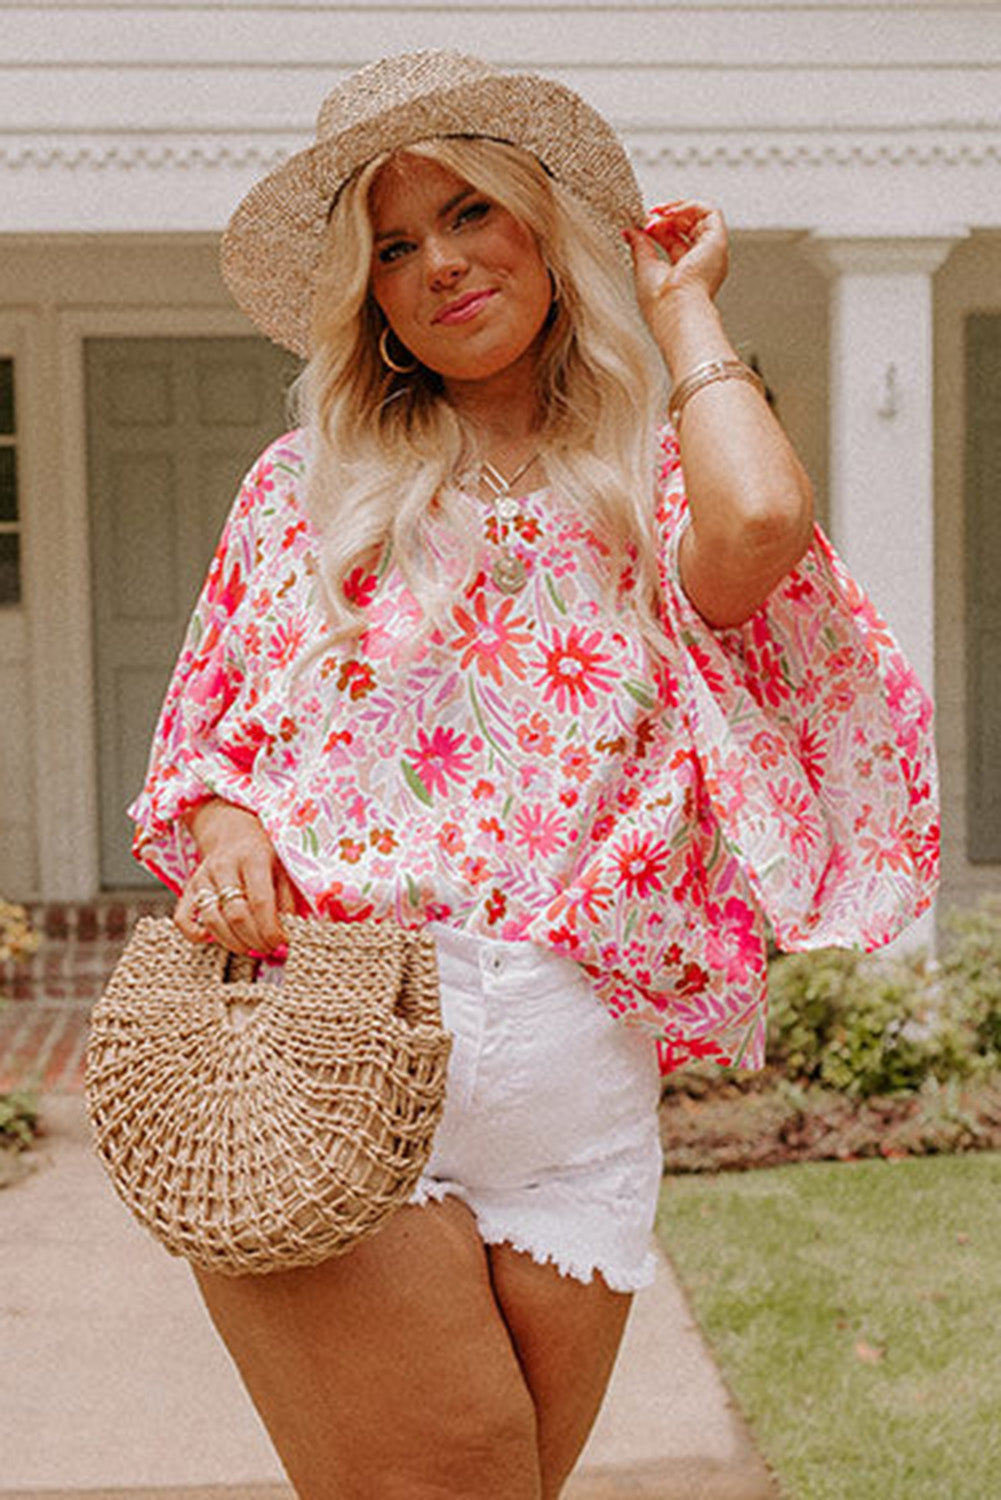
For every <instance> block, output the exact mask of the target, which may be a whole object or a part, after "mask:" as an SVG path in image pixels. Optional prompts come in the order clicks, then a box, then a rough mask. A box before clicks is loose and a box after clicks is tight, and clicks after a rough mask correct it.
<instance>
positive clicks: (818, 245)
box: [809, 233, 960, 947]
mask: <svg viewBox="0 0 1001 1500" xmlns="http://www.w3.org/2000/svg"><path fill="white" fill-rule="evenodd" d="M959 238H960V235H959V234H958V233H957V234H951V235H941V236H934V237H925V236H914V237H910V236H908V237H906V238H903V237H902V238H886V237H882V236H880V237H877V236H868V235H858V236H851V237H848V236H845V237H833V236H832V237H827V236H823V237H821V236H816V237H814V238H813V239H811V240H810V241H809V245H810V249H811V251H812V252H813V254H814V255H815V257H816V259H817V260H818V261H819V263H820V264H821V266H822V267H823V268H824V270H825V272H826V273H827V274H828V276H829V277H830V278H831V343H830V360H831V370H830V377H831V378H830V486H831V489H830V526H831V534H832V539H833V541H834V544H835V546H836V547H837V549H838V551H839V552H840V553H841V555H842V556H843V557H844V559H845V561H846V562H847V564H848V566H849V567H850V568H851V570H852V572H853V573H854V575H855V577H856V578H857V579H858V580H859V582H860V583H861V584H862V586H863V587H864V588H865V589H866V591H867V593H868V594H869V595H870V597H871V598H872V600H873V603H874V604H875V606H876V608H877V609H878V610H879V611H880V613H881V614H883V615H885V617H886V618H887V620H888V621H889V623H890V625H891V626H892V628H893V631H894V633H895V635H896V636H897V639H898V640H899V641H900V644H901V646H902V647H903V650H904V652H905V653H906V655H907V657H908V659H909V660H910V662H911V664H912V666H913V667H914V669H915V671H916V672H917V674H918V676H919V678H920V679H921V681H922V682H923V683H924V685H925V687H926V688H927V689H928V690H929V691H930V692H933V691H934V687H935V544H934V501H935V496H934V473H933V399H934V389H933V385H934V380H933V375H934V371H933V360H932V276H933V274H934V272H935V271H936V270H937V269H938V267H939V266H940V265H941V264H942V263H943V261H944V260H945V258H946V256H947V255H948V254H949V251H950V250H951V249H952V247H953V245H954V244H955V243H956V242H957V240H958V239H959ZM933 939H934V921H933V918H932V916H931V914H930V913H929V914H928V917H927V918H925V919H924V920H922V921H921V922H919V923H917V924H915V926H914V927H913V928H911V929H910V930H909V932H908V933H907V934H906V935H905V937H904V939H902V942H903V943H904V944H905V945H906V946H907V947H913V946H915V945H916V944H920V943H927V944H931V943H932V942H933Z"/></svg>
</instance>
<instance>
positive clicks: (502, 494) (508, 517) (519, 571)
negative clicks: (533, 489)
mask: <svg viewBox="0 0 1001 1500" xmlns="http://www.w3.org/2000/svg"><path fill="white" fill-rule="evenodd" d="M538 457H539V454H538V452H536V453H533V454H532V456H531V458H528V459H526V460H525V462H524V463H523V464H522V465H521V467H520V468H519V469H517V470H516V472H515V473H514V474H512V475H511V477H510V479H505V477H504V475H503V474H502V473H501V471H500V469H498V468H496V467H495V465H494V464H491V463H486V462H484V463H481V464H478V465H477V467H476V468H475V469H473V470H471V471H470V472H469V473H466V474H463V475H462V476H461V479H460V483H462V485H463V487H464V488H469V489H473V488H476V487H477V486H479V487H481V488H482V489H485V490H486V491H487V498H488V503H489V504H490V506H491V507H492V509H493V513H494V519H495V521H496V523H497V559H496V561H495V562H494V565H493V567H492V568H491V570H490V576H491V578H492V579H493V581H494V583H495V584H496V585H497V587H498V588H499V589H500V591H501V593H503V594H517V593H519V592H520V590H521V589H523V588H524V587H525V584H526V583H527V582H528V575H527V573H526V572H525V564H524V563H523V562H522V560H521V558H520V557H518V556H517V554H516V553H515V552H513V551H512V550H511V542H512V540H513V538H512V533H513V531H514V530H515V523H516V522H517V521H518V520H520V519H521V506H520V505H519V504H518V501H517V500H516V499H515V497H514V495H512V493H511V491H512V490H513V489H514V486H515V485H516V484H517V483H518V480H519V479H520V478H521V476H522V475H523V474H527V473H528V471H529V469H530V468H531V467H532V465H533V464H534V463H535V460H536V459H537V458H538Z"/></svg>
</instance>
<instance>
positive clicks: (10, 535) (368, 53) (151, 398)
mask: <svg viewBox="0 0 1001 1500" xmlns="http://www.w3.org/2000/svg"><path fill="white" fill-rule="evenodd" d="M436 46H448V47H454V48H457V49H459V50H463V51H469V52H473V53H476V54H478V55H481V56H484V57H486V58H489V59H491V60H493V61H495V62H497V63H499V64H500V65H502V66H505V67H511V68H515V69H517V68H532V69H537V70H539V71H543V72H546V73H549V74H551V75H553V76H556V77H559V78H562V79H563V80H564V81H566V82H567V83H569V84H570V85H571V86H572V87H574V88H576V89H577V90H578V91H579V92H581V93H582V94H584V95H585V96H586V97H587V98H588V99H590V100H591V101H592V102H593V103H594V104H595V105H596V106H597V107H598V108H599V109H601V110H602V111H603V112H604V113H605V114H606V115H607V116H608V117H609V118H610V119H611V120H612V121H613V122H614V123H615V124H616V126H617V127H618V128H619V130H620V131H621V133H622V135H623V137H624V139H625V141H626V144H627V146H628V148H629V150H630V153H631V155H632V157H633V160H634V162H635V165H636V168H637V172H638V174H639V177H640V180H641V183H642V186H643V188H644V192H645V194H646V197H647V199H648V201H649V202H658V201H663V200H665V199H668V198H677V197H682V196H692V197H698V198H703V199H707V200H710V201H715V202H717V203H719V204H720V205H721V206H722V208H723V209H724V212H725V214H726V216H727V218H728V221H729V223H730V226H731V230H732V232H733V237H734V257H733V270H732V274H731V278H730V281H729V283H728V285H727V287H726V288H725V291H724V300H725V313H726V318H727V323H728V326H729V328H730V331H731V334H732V336H733V337H734V339H735V341H736V342H737V344H738V346H739V347H740V348H741V349H742V351H743V352H745V353H746V355H748V356H749V357H750V356H753V357H754V358H755V360H756V361H757V362H758V364H759V366H760V368H761V370H762V371H763V373H764V375H765V378H766V380H767V383H768V385H769V387H770V389H771V391H772V392H773V394H774V396H775V398H776V401H777V406H778V410H779V413H780V415H781V417H782V419H783V421H784V422H785V425H786V427H787V428H788V429H789V431H790V433H791V434H792V437H793V439H794V441H795V442H796V443H797V446H798V447H799V450H800V452H801V453H802V455H803V457H804V459H805V461H806V464H807V466H808V468H809V470H810V472H811V474H812V476H813V479H814V482H815V484H816V486H817V491H818V495H819V497H820V504H821V510H822V513H823V515H824V517H825V519H826V521H827V523H828V526H829V528H830V530H831V532H832V533H833V537H834V540H835V543H836V545H837V546H838V547H839V548H840V549H841V550H842V552H843V553H844V554H845V555H846V557H847V559H848V561H849V563H850V564H851V566H852V567H853V569H854V570H855V572H856V573H857V574H858V576H859V577H860V578H861V579H862V581H863V582H864V583H865V584H866V586H867V587H868V588H869V591H870V592H871V594H872V596H873V597H874V599H875V601H876V603H877V605H878V606H879V607H880V608H881V609H882V610H883V611H884V612H885V613H886V614H887V615H888V616H889V618H890V619H891V621H892V622H893V624H894V626H895V628H896V630H897V633H898V635H899V636H900V638H901V640H902V641H903V644H904V646H905V648H906V649H907V651H908V652H909V654H910V656H911V659H912V660H913V662H914V663H915V665H916V667H917V668H918V670H919V672H920V674H921V676H922V678H923V679H924V681H925V682H926V683H927V684H928V685H929V686H930V687H932V688H933V689H934V692H935V695H936V699H937V706H938V742H939V749H940V757H941V766H942V789H943V812H944V819H943V875H944V890H943V901H942V907H943V908H946V907H948V906H951V905H956V904H966V903H968V902H970V901H972V900H973V899H975V897H976V895H977V893H978V892H980V891H982V890H985V889H988V888H992V887H994V886H996V885H997V884H998V882H999V878H1001V5H999V4H996V3H990V4H987V3H979V4H978V3H950V0H941V3H938V4H935V3H929V4H912V3H910V0H899V3H895V4H885V5H881V6H863V5H860V4H857V3H844V0H804V3H800V4H797V3H775V0H744V3H730V0H727V3H723V0H720V3H717V0H702V3H688V4H679V5H663V4H654V3H646V0H634V3H630V4H604V5H599V4H592V3H587V0H576V3H568V0H547V3H545V4H537V3H527V0H505V3H499V0H461V3H460V0H446V3H441V4H437V5H433V6H432V5H427V4H423V3H407V0H396V3H380V4H378V5H365V4H341V5H323V4H317V3H313V0H280V3H264V0H238V3H237V0H215V3H211V4H210V3H205V0H147V3H140V4H117V3H114V0H106V3H103V4H96V3H92V0H61V3H58V4H53V3H48V0H36V3H34V4H17V3H15V4H9V3H5V5H4V6H3V8H2V11H0V890H2V891H3V892H4V894H6V895H9V896H18V897H21V898H44V899H49V900H57V899H58V900H89V899H92V898H94V897H95V896H96V895H98V894H99V893H100V892H101V891H103V890H116V889H120V888H121V887H123V886H126V887H127V886H129V885H132V884H135V883H138V882H139V881H141V880H142V878H143V877H142V873H141V872H140V871H139V870H138V867H134V866H132V865H131V864H130V862H129V860H128V855H127V851H126V840H127V827H126V824H125V820H124V815H123V811H122V807H123V802H124V800H125V798H126V797H127V796H128V794H129V793H130V792H131V791H134V790H135V782H136V779H137V777H138V775H139V774H141V759H142V752H143V745H144V742H145V739H146V738H147V737H148V733H149V720H150V718H151V716H152V714H153V713H154V712H155V706H156V702H157V700H158V697H159V695H160V693H161V692H162V689H163V686H164V679H165V673H166V670H167V664H168V663H169V661H170V659H171V656H172V654H173V653H174V652H175V651H176V648H177V644H178V632H179V630H180V628H181V626H182V624H183V619H184V616H185V615H186V613H187V610H188V609H189V608H190V605H191V603H192V602H193V596H194V591H195V589H196V588H197V583H198V578H199V575H200V572H201V570H202V569H203V568H204V566H205V563H206V561H207V556H208V553H209V552H210V550H211V545H212V539H213V534H214V532H215V530H216V529H217V528H218V525H219V521H220V519H221V515H222V514H223V513H224V512H225V509H226V506H227V503H228V500H229V498H230V497H231V492H232V488H233V485H234V484H235V482H236V479H237V478H238V477H239V474H240V472H241V471H242V469H243V468H244V467H245V466H246V465H247V464H248V463H249V462H250V460H251V459H252V458H253V457H254V455H255V452H256V451H257V450H258V449H259V448H260V447H261V446H263V443H264V442H265V441H266V440H267V438H268V436H269V435H273V434H275V433H276V432H277V431H278V430H279V429H280V427H281V424H282V421H283V410H282V390H283V388H284V385H285V384H286V383H287V380H288V378H289V373H290V366H289V364H288V362H287V361H286V360H285V359H284V358H283V357H282V356H281V355H280V354H279V353H278V352H277V351H274V350H273V349H272V348H271V346H269V345H267V344H266V343H265V341H264V340H262V339H260V338H258V337H257V336H255V335H254V332H253V330H252V329H251V328H250V326H249V325H248V324H247V322H246V321H245V320H244V319H243V318H242V316H241V315H240V314H239V313H238V312H237V311H236V310H235V309H234V308H233V306H232V305H231V303H230V301H229V299H228V296H227V293H226V291H225V288H224V286H223V284H222V282H221V280H220V278H219V275H218V271H217V266H216V242H217V237H218V233H219V230H220V229H221V227H222V226H223V225H224V223H225V221H226V219H227V217H228V215H229V213H230V211H231V209H232V207H233V206H234V204H235V203H236V201H237V200H238V199H239V197H240V196H241V195H242V193H243V192H244V190H245V189H246V187H247V186H248V185H249V184H250V183H251V182H252V181H253V180H254V179H255V178H256V177H258V176H260V175H261V174H262V173H263V172H264V171H266V170H267V169H268V168H269V167H271V166H272V165H274V164H276V163H277V162H278V161H280V160H281V159H282V158H283V156H285V155H286V154H287V153H288V152H290V151H292V150H294V149H297V148H298V147H300V146H301V145H304V144H306V143H307V142H308V141H309V140H310V139H311V138H312V133H313V121H314V118H315V113H316V109H317V107H318V105H319V103H320V101H321V99H322V97H323V96H324V94H325V93H326V92H328V90H329V89H330V87H331V86H332V85H333V83H334V82H336V81H337V79H338V78H339V77H341V76H343V75H344V74H345V73H346V72H348V71H351V70H352V69H353V68H355V67H356V66H358V65H360V64H361V63H363V62H366V61H370V60H372V59H373V58H375V57H377V56H380V55H382V54H384V53H386V52H389V51H402V50H410V49H415V48H420V47H436Z"/></svg>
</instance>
